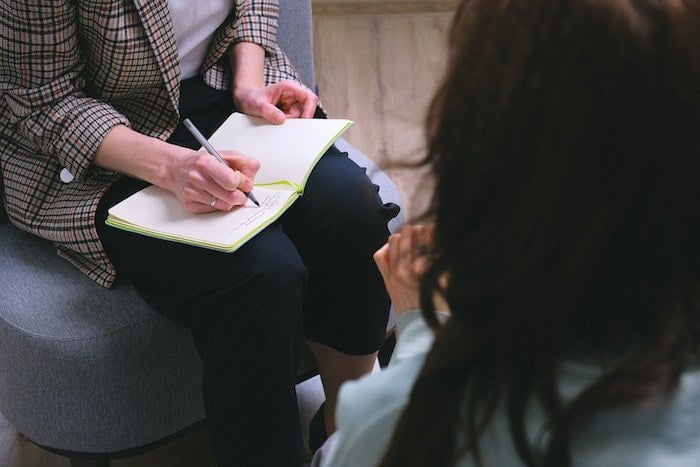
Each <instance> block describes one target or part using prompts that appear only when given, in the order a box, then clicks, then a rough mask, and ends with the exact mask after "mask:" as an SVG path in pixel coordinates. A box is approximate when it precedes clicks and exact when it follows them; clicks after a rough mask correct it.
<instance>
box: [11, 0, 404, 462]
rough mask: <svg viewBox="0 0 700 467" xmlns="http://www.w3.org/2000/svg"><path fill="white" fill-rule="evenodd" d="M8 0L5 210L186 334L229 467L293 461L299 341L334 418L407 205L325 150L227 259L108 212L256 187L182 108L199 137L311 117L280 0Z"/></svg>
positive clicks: (370, 331)
mask: <svg viewBox="0 0 700 467" xmlns="http://www.w3.org/2000/svg"><path fill="white" fill-rule="evenodd" d="M14 3H15V4H16V5H15V6H13V7H12V8H2V10H0V15H1V18H0V19H1V20H2V23H3V24H5V25H11V27H4V28H2V31H1V32H0V42H2V47H1V48H0V70H2V71H0V91H1V92H2V100H1V101H0V110H1V112H0V132H1V133H2V138H0V157H1V158H2V159H1V160H2V167H3V178H4V182H5V199H6V200H7V210H8V214H9V216H10V218H11V220H12V221H13V223H15V224H16V225H17V226H19V227H21V228H23V229H25V230H27V231H30V232H33V233H34V234H36V235H39V236H42V237H44V238H47V239H49V240H52V241H53V242H55V244H56V245H57V248H58V251H59V254H60V255H61V256H62V257H64V258H65V259H67V260H68V261H70V262H72V263H73V264H74V265H75V266H76V267H77V268H79V269H80V270H81V271H83V272H84V273H85V274H87V275H88V276H89V277H90V278H91V279H93V280H95V281H96V282H97V283H99V284H101V285H103V286H105V287H109V286H111V285H112V283H113V282H114V280H115V278H116V277H117V276H120V277H126V278H128V279H130V280H131V281H132V282H133V283H134V285H135V286H136V288H137V290H138V291H139V293H140V294H141V296H142V297H143V298H144V299H145V300H146V301H147V302H148V303H149V304H151V305H152V306H153V307H154V308H155V309H156V310H158V311H159V312H160V313H162V314H163V315H165V316H166V317H168V318H170V319H172V320H174V321H176V322H179V323H181V324H183V325H185V326H187V327H189V328H190V329H191V331H192V336H193V339H194V341H195V344H196V346H197V349H198V350H199V352H200V354H201V356H202V359H203V361H204V380H203V394H204V404H205V408H206V412H207V417H208V420H209V427H210V430H211V432H212V436H213V440H214V445H215V450H216V454H217V457H218V459H219V462H220V464H221V465H240V466H244V465H245V466H253V465H263V466H297V465H299V464H300V463H301V461H302V458H303V449H302V446H301V433H300V428H299V420H298V412H297V404H296V397H295V390H294V383H295V354H296V349H297V346H298V343H299V337H298V336H299V334H300V333H302V332H303V335H304V336H305V337H306V339H307V342H308V343H309V346H310V348H311V350H312V352H313V353H314V355H315V357H316V359H317V363H318V366H319V369H320V371H321V375H322V379H323V382H324V387H325V390H326V397H327V403H326V405H325V410H324V412H322V415H325V417H324V418H325V427H324V428H325V429H326V431H331V430H332V429H333V425H334V421H333V412H334V405H335V402H334V401H335V394H336V391H337V388H338V386H339V385H340V384H341V383H342V382H343V381H344V380H347V379H349V378H354V377H357V376H360V375H362V374H364V373H366V372H368V371H369V370H370V369H371V368H372V366H373V363H374V359H375V355H376V351H377V349H378V347H379V346H380V344H381V342H382V340H383V338H384V333H385V326H386V320H387V313H388V297H387V295H386V293H385V292H384V291H383V288H382V285H381V279H380V277H379V275H378V273H377V272H376V269H375V268H374V265H373V264H372V262H371V252H372V251H373V250H375V249H376V248H377V247H378V246H380V245H381V244H382V243H383V242H384V241H385V240H386V238H387V236H388V232H387V227H386V223H387V221H388V220H389V219H390V218H392V217H393V216H395V215H396V212H397V209H396V207H395V206H384V205H382V203H381V201H380V199H379V197H378V195H377V193H376V188H375V187H373V186H372V185H371V183H370V182H369V181H368V179H367V177H366V176H365V174H364V172H363V171H362V170H361V169H360V168H359V167H357V166H356V165H355V164H354V163H352V162H351V161H350V160H349V159H348V158H347V155H346V154H341V153H339V152H338V151H337V150H335V149H331V150H329V151H328V153H327V154H326V155H325V156H324V157H323V158H322V159H321V161H320V162H319V163H318V165H317V166H316V168H315V170H314V172H313V173H312V175H311V177H310V178H309V181H308V184H307V187H306V191H305V195H304V196H303V198H302V199H300V200H299V201H298V202H297V203H296V204H295V205H294V206H293V207H292V208H291V209H290V211H288V214H287V215H285V216H284V217H283V218H282V219H281V220H280V221H279V222H278V223H276V224H274V225H272V226H270V227H269V228H267V229H266V230H265V231H263V232H262V233H260V234H259V235H258V236H257V237H255V238H254V239H253V240H251V241H250V242H249V243H248V244H246V245H245V246H244V247H242V248H241V249H240V250H238V251H237V252H236V253H235V254H232V255H228V254H224V253H216V252H212V251H208V250H205V249H200V248H195V247H190V246H185V245H181V244H176V243H171V242H165V241H160V240H156V239H152V238H148V237H145V236H140V235H134V234H130V233H128V232H123V231H120V230H117V229H113V228H110V227H106V226H105V225H104V220H105V217H106V211H107V209H108V208H109V207H111V206H112V205H114V204H115V203H117V202H118V201H120V200H122V199H124V198H126V197H127V196H129V195H130V194H132V193H134V192H135V191H137V190H139V189H141V188H143V187H144V186H145V185H147V184H149V183H151V184H155V185H158V186H160V187H162V188H165V189H167V190H169V191H171V192H172V193H174V194H175V195H176V196H177V197H178V198H179V199H180V201H181V203H182V205H183V206H184V207H185V208H186V209H188V210H190V211H192V212H195V213H203V212H210V211H214V210H229V209H231V208H232V207H233V206H237V205H241V204H243V203H244V202H245V201H246V196H245V194H244V192H247V191H250V190H251V188H252V183H253V179H254V177H255V173H256V171H257V169H258V166H259V165H258V162H257V161H255V160H252V159H250V158H248V157H246V156H245V155H242V154H238V153H236V152H234V151H226V150H222V151H221V153H222V155H223V156H224V158H225V159H226V160H227V162H228V167H227V166H225V165H221V164H219V163H218V162H217V161H216V160H215V159H214V158H213V157H211V156H209V155H207V154H205V153H203V152H198V151H196V150H194V148H198V147H199V144H198V143H196V141H195V140H194V139H193V138H192V137H191V135H190V134H189V132H187V130H186V129H184V128H183V126H182V125H181V124H180V123H179V122H180V121H181V120H182V119H183V118H186V117H189V118H190V119H191V120H193V121H194V122H195V123H196V125H197V126H198V127H199V128H200V129H201V130H202V131H203V133H204V134H205V136H208V135H210V134H211V133H212V132H213V130H214V129H216V128H217V127H218V125H219V124H220V123H221V122H223V121H224V120H225V119H226V117H228V115H229V114H230V113H231V112H232V111H234V109H237V110H238V111H240V112H244V113H247V114H249V115H254V116H261V117H263V118H265V119H266V120H268V121H270V122H273V123H281V122H283V121H284V120H285V118H289V117H303V118H310V117H312V116H313V115H314V114H315V113H316V112H317V103H318V99H317V98H316V96H315V95H314V94H313V93H312V92H311V91H309V90H308V89H306V88H305V87H303V86H302V85H300V84H299V82H298V78H297V76H296V72H295V71H294V69H293V67H292V66H291V65H290V63H289V62H288V60H287V58H286V57H285V55H284V54H283V53H282V52H281V50H280V49H279V47H278V46H277V45H276V43H275V34H276V20H277V13H278V6H277V2H276V1H272V0H239V1H236V2H231V1H207V2H197V3H196V4H194V3H191V2H186V1H177V0H169V1H166V0H158V1H149V2H146V1H136V2H134V1H126V0H110V1H108V2H100V3H89V2H69V1H67V0H60V1H54V2H39V1H38V0H26V1H17V2H14ZM221 149H225V148H221ZM302 322H303V328H302ZM322 431H323V430H322Z"/></svg>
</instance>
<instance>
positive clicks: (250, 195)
mask: <svg viewBox="0 0 700 467" xmlns="http://www.w3.org/2000/svg"><path fill="white" fill-rule="evenodd" d="M182 123H183V124H184V125H185V128H187V129H188V130H189V131H190V133H192V136H194V137H195V139H196V140H197V141H198V142H199V143H200V144H201V145H202V146H203V147H204V149H206V151H207V152H208V153H209V154H211V155H212V156H214V158H215V159H216V160H217V161H219V163H221V164H224V165H225V166H227V167H228V166H229V164H227V163H226V161H225V160H224V159H223V158H222V157H221V155H219V153H218V152H217V151H216V149H214V147H213V146H212V145H211V144H210V143H209V141H207V139H206V138H205V137H204V135H202V133H201V132H200V131H199V129H197V127H196V126H194V124H193V123H192V122H191V121H190V119H188V118H186V119H185V120H184V121H183V122H182ZM258 168H259V164H257V166H256V167H255V172H257V169H258ZM241 175H242V174H241ZM237 188H238V189H240V188H241V187H237ZM251 190H252V186H251V187H250V189H249V190H248V191H244V190H241V191H243V193H245V195H246V196H247V197H248V199H250V200H251V201H252V202H253V203H255V204H256V205H257V206H260V203H259V202H258V200H257V199H256V198H255V195H253V193H252V192H251ZM211 191H214V190H211ZM210 194H211V201H210V203H209V206H210V207H212V208H216V204H217V202H219V198H218V197H217V196H216V193H210Z"/></svg>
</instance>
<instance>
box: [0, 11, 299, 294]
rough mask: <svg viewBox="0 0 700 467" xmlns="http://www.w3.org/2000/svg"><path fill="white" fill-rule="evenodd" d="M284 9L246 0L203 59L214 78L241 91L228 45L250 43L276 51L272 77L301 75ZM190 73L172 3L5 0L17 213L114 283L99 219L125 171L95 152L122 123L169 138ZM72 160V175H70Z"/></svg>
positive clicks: (4, 101)
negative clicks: (107, 165) (291, 53)
mask: <svg viewBox="0 0 700 467" xmlns="http://www.w3.org/2000/svg"><path fill="white" fill-rule="evenodd" d="M232 1H233V0H232ZM277 17H278V2H277V0H237V1H236V4H235V8H234V12H233V13H232V15H231V16H230V17H229V18H228V19H227V21H226V22H225V23H224V24H222V25H221V27H220V28H219V29H218V31H217V32H216V35H215V38H214V40H213V42H212V44H211V46H210V49H209V51H208V54H207V56H206V58H205V61H204V64H203V66H202V74H203V76H204V79H205V81H206V82H207V84H209V85H210V86H212V87H214V88H216V89H221V90H223V89H230V87H231V86H230V81H231V73H230V68H229V64H228V58H227V54H226V51H227V49H228V48H229V46H230V45H231V44H232V43H235V42H242V41H246V42H254V43H256V44H258V45H260V46H262V47H263V48H264V49H265V51H266V67H265V77H266V81H267V83H268V84H269V83H272V82H277V81H280V80H282V79H294V80H297V81H298V78H297V73H296V71H295V70H294V69H293V67H292V66H291V64H290V63H289V61H288V60H287V58H286V57H285V55H284V54H283V53H282V51H281V50H280V49H279V47H278V46H277V44H276V34H277ZM179 76H180V66H179V63H178V54H177V45H176V42H175V36H174V34H173V30H172V25H171V20H170V13H169V11H168V6H167V0H101V1H96V0H50V1H41V0H25V1H19V0H0V168H1V169H2V178H3V179H4V185H5V186H4V194H5V203H6V209H7V213H8V215H9V217H10V220H11V221H12V223H14V224H15V225H16V226H17V227H19V228H21V229H23V230H26V231H29V232H31V233H33V234H35V235H38V236H40V237H43V238H46V239H48V240H51V241H52V242H54V244H55V245H56V247H57V249H58V254H59V256H61V257H63V258H65V259H67V260H68V261H70V262H71V263H73V264H74V265H75V266H76V267H77V268H78V269H80V270H81V271H82V272H84V273H85V274H87V275H88V276H89V277H90V278H91V279H93V280H94V281H96V282H97V283H99V284H100V285H103V286H105V287H109V286H111V284H112V282H113V281H114V279H115V276H116V271H115V268H114V266H113V265H112V264H111V262H110V261H109V258H108V257H107V254H106V253H105V251H104V248H103V246H102V244H101V243H100V240H99V238H98V236H97V231H96V229H95V221H94V218H95V212H96V210H97V205H98V203H99V201H100V198H101V197H102V195H103V194H104V193H105V191H106V190H107V189H108V188H109V186H110V185H111V184H112V183H113V182H114V181H116V180H117V178H118V177H119V175H117V174H115V173H113V172H109V171H106V170H103V169H100V168H98V167H96V166H93V165H91V160H92V158H93V156H94V154H95V152H96V151H97V148H98V146H99V145H100V143H101V141H102V139H103V138H104V136H105V135H106V133H107V132H109V131H110V129H111V128H113V127H114V126H115V125H119V124H124V125H128V126H130V127H131V128H133V129H134V130H136V131H138V132H140V133H143V134H147V135H151V136H154V137H156V138H160V139H167V138H168V136H169V135H170V134H171V133H172V131H173V130H174V128H175V127H176V125H177V123H178V120H179V115H178V101H179V94H180V89H179ZM64 168H65V169H67V170H68V171H69V172H70V174H72V175H73V176H74V177H75V179H74V181H73V182H72V183H63V182H61V179H60V173H61V171H62V170H63V169H64Z"/></svg>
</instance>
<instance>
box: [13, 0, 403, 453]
mask: <svg viewBox="0 0 700 467" xmlns="http://www.w3.org/2000/svg"><path fill="white" fill-rule="evenodd" d="M280 4H281V9H282V11H281V20H280V23H281V28H280V35H279V42H280V44H281V45H282V47H283V49H285V50H286V51H287V52H288V54H289V55H290V58H291V59H292V61H293V63H295V64H296V65H297V68H299V69H300V72H301V73H302V77H303V79H304V81H305V83H306V84H307V85H309V86H310V87H312V84H313V56H312V53H311V50H312V49H311V44H312V41H311V14H310V1H308V0H299V1H295V2H280ZM338 145H339V147H340V148H341V149H342V150H345V151H348V152H349V153H350V155H351V158H353V159H354V160H355V161H356V162H358V163H359V164H360V165H363V166H365V167H368V174H369V175H370V178H372V179H373V181H374V182H375V183H377V184H378V185H379V186H380V187H381V189H380V195H381V196H382V198H383V199H384V200H385V201H392V202H396V203H399V197H398V194H397V192H396V188H395V187H394V185H393V184H392V183H391V180H390V179H389V178H388V177H387V176H386V175H385V174H384V173H382V172H381V171H379V170H377V168H376V167H375V166H374V165H373V164H372V163H371V162H370V161H369V160H368V159H367V158H366V157H365V156H364V155H362V154H361V153H360V152H359V151H357V150H355V149H354V148H353V147H352V146H350V145H348V144H347V142H344V141H341V142H339V143H338ZM3 214H4V213H2V212H0V271H1V275H2V277H1V280H0V412H1V413H2V414H3V415H4V416H5V417H6V418H7V419H8V420H9V421H10V423H12V425H13V426H14V427H15V428H16V429H17V430H18V431H20V432H21V433H23V434H24V435H25V436H27V437H28V438H30V439H31V440H32V441H34V442H36V443H37V444H40V445H42V446H45V447H48V448H52V449H56V450H62V451H68V452H70V453H75V455H76V456H78V455H79V454H80V453H115V452H119V451H125V450H126V451H128V450H132V449H135V448H139V447H141V446H145V445H149V444H151V443H155V442H158V441H159V440H162V439H164V438H166V437H168V436H170V435H172V434H174V433H177V432H179V431H181V430H183V429H186V428H187V427H188V426H190V425H192V424H194V423H196V422H198V421H201V420H203V419H204V418H205V416H204V410H203V407H202V403H201V393H200V381H201V363H200V360H199V357H198V355H197V353H196V351H195V349H194V345H193V344H192V342H191V339H190V337H189V334H188V332H187V330H185V329H183V328H180V327H179V326H177V325H175V324H173V323H171V322H169V321H167V320H166V319H164V318H162V317H161V316H160V315H158V314H157V313H156V312H155V311H153V310H152V309H151V308H150V307H149V306H147V305H146V304H145V303H144V302H143V301H142V300H141V299H140V297H139V296H138V295H137V294H136V292H135V290H134V289H133V287H131V286H130V284H128V283H127V282H125V281H120V282H118V283H117V285H116V286H115V287H114V288H113V289H109V290H107V289H103V288H101V287H99V286H97V285H96V284H94V283H92V282H91V281H90V280H89V279H87V278H86V277H84V276H83V275H81V274H80V273H79V272H78V271H77V270H76V269H74V268H73V267H72V266H71V265H70V264H69V263H67V262H65V261H63V260H61V259H60V258H58V257H57V256H56V254H55V251H54V248H53V246H52V245H51V244H50V243H49V242H46V241H44V240H41V239H39V238H35V237H33V236H31V235H29V234H27V233H25V232H22V231H20V230H18V229H17V228H15V227H14V226H12V225H11V224H9V223H8V222H7V220H6V218H5V217H4V215H3ZM400 223H401V219H400V218H399V219H396V220H394V221H393V222H392V227H396V226H397V225H399V224H400ZM308 367H309V361H308V356H307V361H306V363H302V370H304V369H308ZM242 384H250V383H249V382H242Z"/></svg>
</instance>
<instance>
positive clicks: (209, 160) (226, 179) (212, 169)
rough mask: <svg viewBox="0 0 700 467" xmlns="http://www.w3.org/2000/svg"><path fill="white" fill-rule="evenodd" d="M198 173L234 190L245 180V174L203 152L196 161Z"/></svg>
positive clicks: (227, 188) (225, 187) (226, 188)
mask: <svg viewBox="0 0 700 467" xmlns="http://www.w3.org/2000/svg"><path fill="white" fill-rule="evenodd" d="M195 169H196V171H195V172H196V173H197V174H199V175H202V176H203V178H204V179H212V180H213V181H214V182H216V183H217V184H218V185H219V186H221V187H222V188H223V189H225V190H228V191H233V190H235V189H236V188H238V186H239V185H240V184H241V182H242V181H243V178H244V177H243V174H241V173H240V172H238V171H236V170H234V169H232V168H231V167H229V166H228V165H226V164H222V163H220V162H219V161H217V160H216V159H214V158H213V157H211V156H209V155H208V154H204V153H202V154H201V155H200V156H199V158H198V159H197V161H196V162H195Z"/></svg>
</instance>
